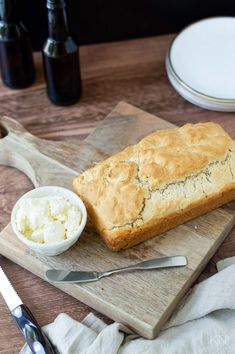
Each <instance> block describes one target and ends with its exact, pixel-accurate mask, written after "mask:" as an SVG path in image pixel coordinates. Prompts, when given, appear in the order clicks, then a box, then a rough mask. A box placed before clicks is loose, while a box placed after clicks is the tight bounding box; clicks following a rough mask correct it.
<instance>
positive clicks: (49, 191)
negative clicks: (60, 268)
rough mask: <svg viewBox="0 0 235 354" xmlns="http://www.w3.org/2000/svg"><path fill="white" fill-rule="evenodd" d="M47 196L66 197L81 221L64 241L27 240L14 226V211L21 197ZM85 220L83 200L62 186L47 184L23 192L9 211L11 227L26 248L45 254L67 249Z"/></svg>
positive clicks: (79, 232) (49, 254) (75, 238)
mask: <svg viewBox="0 0 235 354" xmlns="http://www.w3.org/2000/svg"><path fill="white" fill-rule="evenodd" d="M48 196H60V197H64V198H66V199H68V200H69V201H70V202H71V204H73V205H74V206H77V207H78V208H79V209H80V211H81V214H82V219H81V223H80V225H79V227H78V229H77V230H76V232H75V233H74V234H73V235H72V236H71V237H69V238H68V239H66V240H64V241H60V242H57V243H53V244H45V243H43V244H41V243H37V242H34V241H31V240H29V239H28V238H27V237H25V236H24V235H23V234H22V233H21V232H20V231H19V230H18V229H17V227H16V212H17V210H18V208H19V203H20V201H21V200H22V199H25V198H28V197H30V198H40V197H48ZM86 221H87V212H86V207H85V205H84V203H83V201H82V200H81V199H80V198H79V197H78V196H77V195H76V194H75V193H73V192H72V191H70V190H68V189H66V188H62V187H54V186H48V187H39V188H36V189H33V190H31V191H30V192H28V193H26V194H24V195H23V196H22V197H21V198H20V199H19V200H18V201H17V202H16V204H15V206H14V208H13V210H12V213H11V223H12V228H13V230H14V232H15V234H16V236H17V237H18V238H19V239H20V241H22V242H23V243H24V244H25V245H26V246H27V247H28V248H31V249H32V250H34V251H35V252H38V253H41V254H43V255H45V256H56V255H58V254H60V253H62V252H64V251H66V250H67V249H69V248H70V247H71V246H72V245H73V244H74V243H75V242H77V240H78V239H79V237H80V235H81V233H82V231H83V229H84V227H85V225H86Z"/></svg>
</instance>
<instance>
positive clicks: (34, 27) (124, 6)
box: [17, 0, 235, 50]
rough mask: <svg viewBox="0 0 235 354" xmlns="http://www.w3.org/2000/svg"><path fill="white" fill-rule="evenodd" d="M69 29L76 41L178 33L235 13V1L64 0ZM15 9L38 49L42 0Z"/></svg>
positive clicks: (23, 0)
mask: <svg viewBox="0 0 235 354" xmlns="http://www.w3.org/2000/svg"><path fill="white" fill-rule="evenodd" d="M66 4H67V13H68V16H69V23H70V30H71V32H72V34H73V36H74V37H75V39H76V40H77V42H78V43H80V44H88V43H98V42H107V41H116V40H122V39H129V38H137V37H145V36H152V35H158V34H163V33H173V32H178V31H179V30H180V29H182V28H183V27H184V26H186V25H187V24H189V23H191V22H193V21H196V20H198V19H201V18H204V17H210V16H218V15H226V16H235V1H228V0H223V1H217V0H215V1H213V0H211V1H208V0H205V1H196V0H67V1H66ZM17 5H19V12H20V14H21V18H22V20H23V22H24V23H25V25H26V27H27V28H28V31H29V33H30V36H31V39H32V43H33V47H34V49H35V50H39V49H41V47H42V44H43V42H44V40H45V38H46V36H47V18H46V0H19V1H17Z"/></svg>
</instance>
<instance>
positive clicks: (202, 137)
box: [73, 123, 235, 250]
mask: <svg viewBox="0 0 235 354" xmlns="http://www.w3.org/2000/svg"><path fill="white" fill-rule="evenodd" d="M73 189H74V190H75V192H76V193H77V194H78V195H79V196H80V197H81V198H82V199H83V200H84V202H85V204H86V206H87V210H88V213H89V215H90V217H91V219H92V221H93V223H94V225H95V227H96V228H97V229H98V231H99V233H100V234H101V236H102V238H103V239H104V240H105V242H106V244H107V245H108V247H109V248H111V249H112V250H120V249H123V248H128V247H131V246H133V245H135V244H137V243H140V242H142V241H144V240H146V239H148V238H150V237H152V236H154V235H158V234H159V233H162V232H164V231H166V230H169V229H170V228H172V227H175V226H176V225H179V224H181V223H183V222H185V221H186V220H189V219H191V218H193V217H196V216H198V215H201V214H203V213H205V212H207V211H209V210H212V209H214V208H216V207H218V206H220V205H222V204H224V203H226V202H227V201H230V200H233V199H234V193H233V192H234V190H235V144H234V141H233V140H232V139H231V138H230V137H229V136H228V135H227V134H226V133H225V131H224V130H223V129H222V128H221V127H220V126H219V125H217V124H215V123H200V124H195V125H193V124H186V125H185V126H183V127H181V128H176V129H171V130H162V131H157V132H155V133H153V134H151V135H149V136H147V137H145V138H144V139H143V140H141V141H140V142H139V143H138V144H136V145H133V146H129V147H128V148H126V149H125V150H123V151H121V152H120V153H118V154H116V155H114V156H112V157H110V158H108V159H107V160H105V161H104V162H101V163H99V164H97V165H96V166H95V167H93V168H91V169H89V170H87V171H85V172H84V173H83V174H81V175H80V176H78V177H77V178H76V179H75V180H74V181H73ZM228 191H229V192H230V193H228ZM228 194H229V195H228ZM231 196H232V198H231Z"/></svg>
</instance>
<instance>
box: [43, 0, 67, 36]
mask: <svg viewBox="0 0 235 354" xmlns="http://www.w3.org/2000/svg"><path fill="white" fill-rule="evenodd" d="M47 8H48V31H49V37H50V38H51V39H54V40H56V41H65V40H66V38H67V37H68V35H69V30H68V22H67V15H66V12H65V3H64V1H63V0H47Z"/></svg>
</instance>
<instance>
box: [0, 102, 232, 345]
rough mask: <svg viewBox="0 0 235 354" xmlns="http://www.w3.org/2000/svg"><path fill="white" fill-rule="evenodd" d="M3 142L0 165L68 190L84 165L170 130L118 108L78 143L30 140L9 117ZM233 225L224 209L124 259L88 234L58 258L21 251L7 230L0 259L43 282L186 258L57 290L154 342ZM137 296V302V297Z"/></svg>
mask: <svg viewBox="0 0 235 354" xmlns="http://www.w3.org/2000/svg"><path fill="white" fill-rule="evenodd" d="M0 124H1V126H2V127H4V129H5V131H7V135H6V136H5V137H4V138H2V139H1V140H0V152H1V155H0V164H6V165H9V166H13V167H16V168H20V169H21V170H22V171H24V173H25V174H26V175H27V176H28V177H29V178H30V179H31V181H32V182H33V184H34V186H47V185H58V186H62V187H66V188H71V181H72V179H73V178H74V177H75V176H76V175H77V174H78V173H80V172H82V171H83V170H84V169H86V168H87V167H88V166H90V165H93V164H94V163H95V162H97V161H99V160H101V159H103V158H104V156H105V154H107V155H111V154H113V153H117V152H118V151H120V150H121V149H123V148H125V147H126V146H128V145H130V144H134V143H136V142H138V141H139V140H140V139H142V138H143V137H144V136H146V135H148V134H149V133H152V132H153V131H156V130H159V129H167V128H173V127H175V126H174V125H172V124H171V123H168V122H167V121H164V120H162V119H160V118H158V117H156V116H154V115H151V114H149V113H147V112H144V111H142V110H140V109H138V108H136V107H134V106H132V105H129V104H127V103H125V102H120V103H119V104H118V105H117V106H116V107H115V108H114V109H113V110H112V112H110V114H109V115H108V117H107V118H106V119H105V120H104V121H103V122H102V123H101V124H99V125H98V126H97V128H96V129H95V131H94V132H92V133H91V134H90V135H89V136H88V137H87V138H86V139H85V140H84V141H82V142H81V143H80V144H77V145H75V144H73V143H71V146H70V143H69V142H67V143H63V142H62V143H61V142H56V141H49V140H47V141H46V140H43V139H39V138H37V137H34V136H33V135H31V134H30V133H28V132H27V131H25V129H24V128H23V127H22V126H21V125H20V124H19V123H17V121H14V120H13V119H11V118H7V117H0ZM234 223H235V212H234V210H233V209H232V208H230V207H229V206H228V205H226V206H224V207H223V208H219V209H217V210H214V211H212V212H211V213H208V214H206V215H203V216H201V217H200V218H197V219H195V220H193V221H191V222H187V223H185V224H184V225H180V226H178V227H177V228H174V229H172V230H170V231H168V232H167V233H165V234H163V235H161V236H159V237H157V238H153V239H151V240H149V241H146V242H144V243H143V244H140V245H137V246H135V247H132V248H131V249H128V250H125V251H122V252H117V253H116V252H112V251H110V250H109V249H108V248H107V247H106V246H105V244H104V242H103V241H102V240H101V238H100V237H98V235H97V233H95V232H94V231H93V230H92V229H91V228H89V227H87V228H86V230H85V231H84V232H83V234H82V237H81V238H80V240H79V242H78V243H77V244H76V245H74V247H72V248H71V249H69V250H68V251H67V252H66V253H64V254H62V255H59V256H57V257H43V256H41V255H39V254H37V253H34V252H32V251H30V250H29V249H27V248H26V247H25V246H24V245H23V244H22V243H21V242H20V241H19V240H18V239H17V238H16V237H15V235H14V232H13V231H12V227H11V224H9V225H8V226H7V227H6V228H5V229H4V230H3V231H2V232H1V234H0V253H1V254H2V255H5V256H6V257H7V258H9V259H11V260H12V261H14V262H15V263H17V264H19V265H21V266H22V267H24V268H26V269H28V270H30V271H31V272H32V273H34V274H36V275H38V276H39V277H41V278H42V279H45V272H46V270H47V269H51V268H56V269H67V270H88V271H93V270H96V271H104V270H107V269H114V268H119V267H124V266H128V265H130V264H134V263H136V262H141V261H146V260H149V259H154V258H159V257H167V256H171V255H185V256H186V257H187V259H188V264H187V266H186V267H184V268H180V269H177V268H175V269H170V270H169V269H164V270H161V271H157V272H153V271H141V272H133V273H132V272H131V273H123V274H118V275H114V276H112V277H110V278H109V279H101V280H100V281H99V282H96V283H87V284H81V285H75V284H55V286H57V287H59V288H60V289H61V290H63V291H65V292H67V293H69V294H70V295H72V296H74V297H75V298H76V299H80V300H82V301H83V302H84V303H86V304H88V305H90V306H92V308H94V309H96V310H99V311H100V312H101V313H103V314H105V315H107V316H109V317H110V318H112V319H113V320H115V321H117V322H121V323H123V324H125V325H126V326H128V327H130V328H131V329H133V330H134V331H135V332H137V333H138V334H140V335H141V336H143V337H145V338H149V339H152V338H155V337H156V335H157V334H158V332H159V331H160V329H161V328H162V327H163V326H164V324H165V322H166V320H167V319H168V318H169V317H170V315H171V314H172V311H173V310H174V308H175V307H176V306H177V304H178V302H179V301H180V299H182V297H183V295H184V294H185V292H186V291H187V290H188V289H189V287H190V286H191V285H192V283H193V282H194V281H195V279H196V278H197V276H198V275H199V274H200V272H201V271H202V269H203V267H204V266H205V265H206V264H207V263H208V261H209V259H210V258H211V256H212V255H213V254H214V253H215V251H216V249H217V248H218V247H219V246H220V244H221V243H222V242H223V240H224V239H225V237H226V236H227V234H228V233H229V231H230V230H231V228H232V227H233V225H234ZM140 294H141V296H140Z"/></svg>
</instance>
